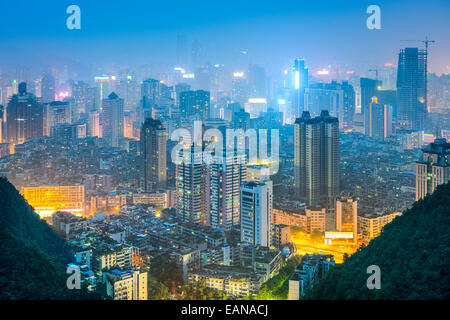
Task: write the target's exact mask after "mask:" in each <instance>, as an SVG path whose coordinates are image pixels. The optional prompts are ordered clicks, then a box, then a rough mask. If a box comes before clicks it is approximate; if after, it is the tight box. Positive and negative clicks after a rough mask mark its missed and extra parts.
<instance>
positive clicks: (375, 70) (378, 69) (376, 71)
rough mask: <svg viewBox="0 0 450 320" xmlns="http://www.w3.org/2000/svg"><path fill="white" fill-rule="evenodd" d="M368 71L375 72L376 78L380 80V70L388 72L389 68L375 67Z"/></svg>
mask: <svg viewBox="0 0 450 320" xmlns="http://www.w3.org/2000/svg"><path fill="white" fill-rule="evenodd" d="M368 71H370V72H375V80H378V72H380V71H383V72H386V71H388V70H386V69H380V68H378V67H375V69H369V70H368Z"/></svg>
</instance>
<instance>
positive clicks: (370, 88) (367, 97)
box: [359, 78, 381, 135]
mask: <svg viewBox="0 0 450 320" xmlns="http://www.w3.org/2000/svg"><path fill="white" fill-rule="evenodd" d="M359 81H360V87H361V114H362V115H363V116H364V118H363V119H364V131H365V134H366V135H369V120H370V119H369V108H370V103H371V102H372V97H376V96H377V90H378V89H381V81H379V80H374V79H369V78H361V79H360V80H359Z"/></svg>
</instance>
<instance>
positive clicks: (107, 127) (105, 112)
mask: <svg viewBox="0 0 450 320" xmlns="http://www.w3.org/2000/svg"><path fill="white" fill-rule="evenodd" d="M123 117H124V116H123V99H121V98H119V96H118V95H117V94H115V93H114V92H112V93H111V94H110V95H109V96H108V99H104V100H103V102H102V138H104V139H105V140H106V141H108V142H109V143H110V144H111V146H112V147H115V148H117V147H121V144H122V140H123V121H124V118H123Z"/></svg>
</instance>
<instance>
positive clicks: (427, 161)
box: [416, 139, 450, 200]
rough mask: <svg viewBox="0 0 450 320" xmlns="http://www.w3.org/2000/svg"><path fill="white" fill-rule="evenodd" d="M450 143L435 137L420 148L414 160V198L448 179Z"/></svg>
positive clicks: (419, 196) (449, 171) (421, 196)
mask: <svg viewBox="0 0 450 320" xmlns="http://www.w3.org/2000/svg"><path fill="white" fill-rule="evenodd" d="M449 160H450V143H448V142H447V141H446V140H445V139H436V140H434V142H433V143H431V144H429V145H428V146H427V147H425V148H424V149H422V156H421V157H420V160H419V161H417V162H416V200H420V199H422V198H424V197H425V196H426V195H427V194H431V193H433V192H434V190H436V188H437V186H438V185H440V184H444V183H447V182H449V181H450V161H449Z"/></svg>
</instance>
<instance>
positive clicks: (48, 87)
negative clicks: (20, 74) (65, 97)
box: [41, 73, 55, 103]
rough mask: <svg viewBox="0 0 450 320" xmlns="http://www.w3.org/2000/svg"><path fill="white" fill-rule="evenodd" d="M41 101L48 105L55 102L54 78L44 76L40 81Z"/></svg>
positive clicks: (47, 75)
mask: <svg viewBox="0 0 450 320" xmlns="http://www.w3.org/2000/svg"><path fill="white" fill-rule="evenodd" d="M41 96H42V98H41V101H42V103H48V102H52V101H55V78H53V76H52V75H51V74H48V73H47V74H45V75H44V76H43V77H42V79H41Z"/></svg>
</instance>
